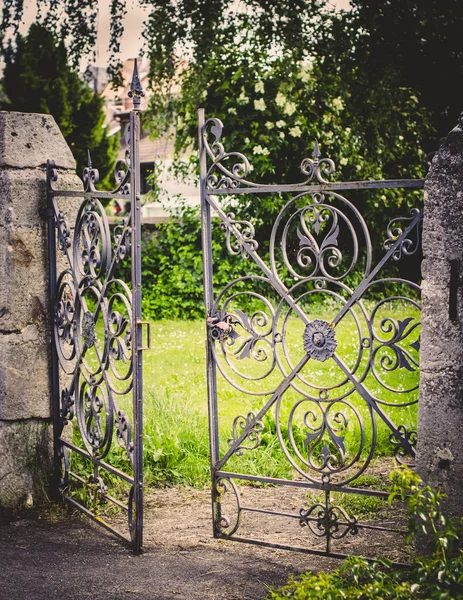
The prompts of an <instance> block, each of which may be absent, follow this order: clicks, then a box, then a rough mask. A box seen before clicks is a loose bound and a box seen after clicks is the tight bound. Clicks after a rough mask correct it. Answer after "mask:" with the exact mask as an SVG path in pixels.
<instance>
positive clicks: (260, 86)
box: [254, 81, 265, 94]
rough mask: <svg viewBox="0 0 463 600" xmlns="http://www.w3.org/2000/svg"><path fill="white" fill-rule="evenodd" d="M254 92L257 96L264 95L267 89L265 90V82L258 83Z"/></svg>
mask: <svg viewBox="0 0 463 600" xmlns="http://www.w3.org/2000/svg"><path fill="white" fill-rule="evenodd" d="M254 90H255V92H256V93H257V94H263V93H264V92H265V88H264V82H263V81H258V82H257V83H256V85H255V86H254Z"/></svg>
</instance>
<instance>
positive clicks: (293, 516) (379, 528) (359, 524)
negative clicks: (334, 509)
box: [240, 506, 407, 534]
mask: <svg viewBox="0 0 463 600" xmlns="http://www.w3.org/2000/svg"><path fill="white" fill-rule="evenodd" d="M240 510H241V511H243V510H245V511H246V512H253V513H261V514H263V515H274V516H275V517H285V518H286V519H300V518H301V515H297V514H295V513H286V512H280V511H278V510H268V509H266V508H253V507H251V506H240ZM304 521H311V522H312V523H318V522H319V519H318V518H316V517H304ZM337 525H344V526H346V527H349V526H350V525H351V523H348V522H347V521H337ZM355 526H356V527H358V529H375V530H376V531H389V532H390V533H403V534H406V533H407V530H406V529H397V528H396V527H395V528H392V527H383V526H381V525H368V524H367V523H362V522H361V521H357V522H356V523H355Z"/></svg>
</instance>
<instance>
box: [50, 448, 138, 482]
mask: <svg viewBox="0 0 463 600" xmlns="http://www.w3.org/2000/svg"><path fill="white" fill-rule="evenodd" d="M58 442H60V443H61V444H62V445H63V446H66V448H69V450H72V451H73V452H77V454H80V456H83V457H84V458H86V459H87V460H88V461H90V462H91V463H93V464H94V465H98V466H99V467H101V468H102V469H105V470H106V471H109V473H112V474H113V475H117V477H120V478H121V479H123V480H124V481H127V483H130V484H132V485H133V483H134V479H133V477H130V475H127V473H124V472H123V471H119V469H116V468H115V467H112V466H111V465H108V463H105V462H104V461H102V460H98V458H93V456H90V454H88V452H85V450H82V448H79V447H78V446H74V444H71V442H68V441H66V440H63V438H58Z"/></svg>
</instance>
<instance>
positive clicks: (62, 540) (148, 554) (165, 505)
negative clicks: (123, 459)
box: [0, 488, 403, 600]
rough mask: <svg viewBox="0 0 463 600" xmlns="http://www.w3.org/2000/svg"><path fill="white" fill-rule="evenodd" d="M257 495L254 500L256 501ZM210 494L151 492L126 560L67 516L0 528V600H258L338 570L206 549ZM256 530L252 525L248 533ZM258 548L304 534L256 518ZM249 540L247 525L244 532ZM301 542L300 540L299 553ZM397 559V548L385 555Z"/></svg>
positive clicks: (230, 546)
mask: <svg viewBox="0 0 463 600" xmlns="http://www.w3.org/2000/svg"><path fill="white" fill-rule="evenodd" d="M256 495H257V496H256ZM244 499H245V501H246V503H251V502H252V501H255V500H258V501H259V503H260V504H261V505H266V506H271V505H281V503H282V502H284V503H285V505H286V506H288V504H289V505H291V503H292V502H293V504H294V506H298V505H299V504H298V503H299V501H300V498H299V497H297V495H296V496H295V491H294V490H293V489H291V490H289V491H288V490H282V489H275V488H267V489H253V488H249V490H246V493H245V494H244ZM209 511H210V504H209V494H208V493H207V492H206V491H201V490H194V489H189V488H170V489H161V490H156V491H155V492H153V493H150V495H149V497H148V498H147V499H146V514H145V542H144V544H145V552H144V554H143V555H142V556H140V557H132V555H131V554H130V552H129V551H128V550H127V549H126V548H125V547H124V546H123V545H121V544H120V543H119V542H118V541H117V540H115V539H114V538H113V537H112V536H110V535H109V534H107V533H106V532H105V531H103V530H101V529H100V528H99V527H98V526H96V525H93V524H91V523H89V522H88V521H87V520H85V519H81V518H78V517H75V516H73V517H72V518H69V519H67V520H58V521H55V522H51V521H49V520H46V519H44V518H42V519H37V518H31V517H24V518H16V519H14V520H7V519H3V520H1V521H0V536H1V540H2V543H1V547H0V564H1V569H2V585H1V586H0V598H1V599H2V600H3V599H5V600H6V599H11V598H15V600H26V599H27V600H32V599H34V600H35V598H44V599H47V600H48V599H53V598H60V599H61V600H74V599H75V600H77V599H100V598H101V599H102V600H103V599H104V600H120V599H121V600H122V598H124V599H126V598H134V599H138V598H140V599H143V600H145V599H153V600H154V599H156V600H161V599H168V598H185V599H187V600H196V599H198V600H200V599H206V598H223V599H227V600H235V599H236V600H238V599H256V600H257V599H261V598H266V597H267V595H268V589H269V587H270V586H280V585H282V584H284V583H285V582H286V581H287V579H288V578H289V576H290V575H291V574H298V573H302V572H304V571H306V570H314V571H317V570H330V569H332V568H333V567H335V566H337V565H338V564H339V561H337V560H333V559H327V558H322V557H317V556H311V555H307V554H299V553H294V552H288V551H284V550H277V549H271V548H262V547H256V546H252V545H248V544H241V543H237V542H228V541H225V540H215V539H213V538H212V536H211V522H210V512H209ZM252 525H255V523H252ZM259 525H260V534H261V538H263V539H266V540H268V541H270V540H271V539H273V540H274V541H275V536H276V537H277V541H279V542H280V543H289V542H290V541H292V542H293V543H296V544H303V543H304V536H305V535H306V530H305V529H301V528H300V527H299V526H298V527H297V528H296V527H295V523H294V519H284V518H283V519H281V518H280V519H278V520H275V518H274V517H271V518H269V517H265V518H264V519H261V520H260V522H259ZM243 526H244V532H245V533H248V534H250V533H251V531H252V529H251V527H250V525H247V524H246V523H244V524H243ZM348 537H349V539H346V538H345V539H344V540H342V542H341V545H340V546H339V548H338V549H339V550H340V551H344V552H346V551H347V552H349V551H350V552H362V550H363V553H364V552H365V550H368V551H369V553H371V552H372V551H374V547H375V546H378V548H380V547H381V546H384V545H385V544H388V549H389V550H390V545H389V544H390V542H388V541H387V539H386V538H383V537H382V536H381V534H379V535H378V534H377V532H375V535H374V536H372V535H371V532H369V531H368V530H367V531H366V532H363V533H360V534H359V535H358V536H355V538H353V537H352V536H348ZM304 545H307V540H306V539H305V544H304ZM393 553H394V554H395V558H397V559H400V558H403V555H402V553H401V549H400V544H399V545H398V546H397V547H396V549H395V550H393Z"/></svg>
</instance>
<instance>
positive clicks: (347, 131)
mask: <svg viewBox="0 0 463 600" xmlns="http://www.w3.org/2000/svg"><path fill="white" fill-rule="evenodd" d="M345 132H346V133H347V135H349V133H350V132H351V128H350V127H346V129H345Z"/></svg>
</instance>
